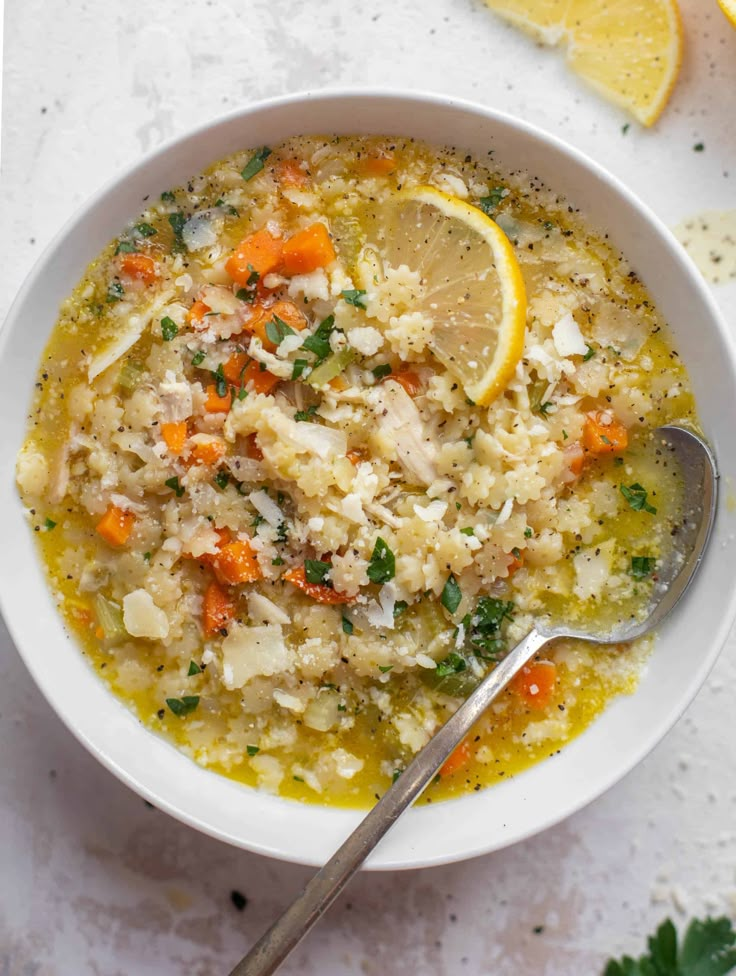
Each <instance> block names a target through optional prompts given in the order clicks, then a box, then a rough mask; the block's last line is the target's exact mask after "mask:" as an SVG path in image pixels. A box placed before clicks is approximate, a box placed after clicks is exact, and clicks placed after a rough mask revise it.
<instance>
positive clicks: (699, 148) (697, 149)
mask: <svg viewBox="0 0 736 976" xmlns="http://www.w3.org/2000/svg"><path fill="white" fill-rule="evenodd" d="M704 149H705V143H704V142H696V143H695V145H694V146H693V152H703V150H704Z"/></svg>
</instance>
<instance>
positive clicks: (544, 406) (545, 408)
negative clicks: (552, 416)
mask: <svg viewBox="0 0 736 976" xmlns="http://www.w3.org/2000/svg"><path fill="white" fill-rule="evenodd" d="M552 407H554V403H552V401H551V400H547V402H546V403H540V405H539V413H541V415H542V416H543V417H547V416H548V415H549V412H550V410H551V409H552Z"/></svg>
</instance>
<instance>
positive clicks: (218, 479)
mask: <svg viewBox="0 0 736 976" xmlns="http://www.w3.org/2000/svg"><path fill="white" fill-rule="evenodd" d="M214 481H215V484H216V485H217V487H218V488H222V489H225V488H227V486H228V484H229V483H230V475H229V474H228V473H227V471H218V472H217V474H216V475H215V478H214Z"/></svg>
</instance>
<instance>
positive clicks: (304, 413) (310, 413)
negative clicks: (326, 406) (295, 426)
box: [294, 403, 317, 423]
mask: <svg viewBox="0 0 736 976" xmlns="http://www.w3.org/2000/svg"><path fill="white" fill-rule="evenodd" d="M316 413H317V407H316V405H315V404H314V403H313V404H312V405H311V406H309V407H307V409H306V410H297V412H296V413H295V414H294V420H296V421H297V423H299V422H302V423H309V422H311V421H312V420H314V415H315V414H316Z"/></svg>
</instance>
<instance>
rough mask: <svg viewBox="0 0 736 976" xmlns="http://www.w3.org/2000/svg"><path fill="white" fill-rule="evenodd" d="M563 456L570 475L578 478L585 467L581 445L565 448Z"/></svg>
mask: <svg viewBox="0 0 736 976" xmlns="http://www.w3.org/2000/svg"><path fill="white" fill-rule="evenodd" d="M564 456H565V460H566V461H567V467H568V469H569V471H570V473H571V474H573V475H574V476H575V477H576V478H579V477H580V475H581V474H582V473H583V468H584V467H585V451H584V450H583V446H582V444H571V445H570V446H569V447H566V448H565V451H564Z"/></svg>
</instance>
